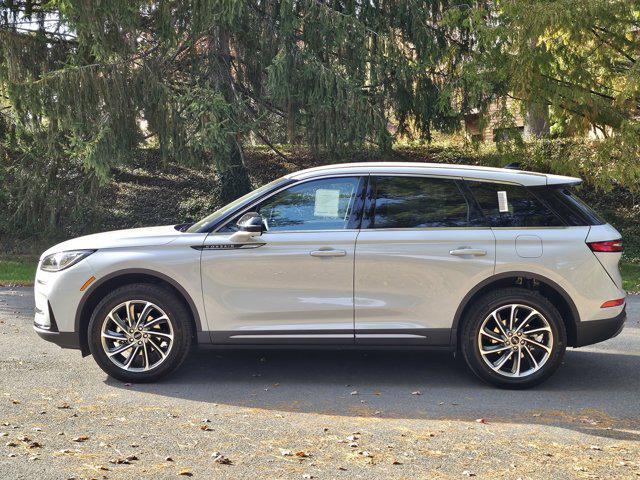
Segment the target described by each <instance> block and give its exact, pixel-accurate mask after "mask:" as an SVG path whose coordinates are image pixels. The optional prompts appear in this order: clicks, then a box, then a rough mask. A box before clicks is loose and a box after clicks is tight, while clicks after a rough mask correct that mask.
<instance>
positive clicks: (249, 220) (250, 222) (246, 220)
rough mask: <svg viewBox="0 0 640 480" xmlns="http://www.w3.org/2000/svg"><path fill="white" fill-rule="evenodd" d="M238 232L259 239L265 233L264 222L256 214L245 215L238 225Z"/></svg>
mask: <svg viewBox="0 0 640 480" xmlns="http://www.w3.org/2000/svg"><path fill="white" fill-rule="evenodd" d="M237 226H238V231H239V232H245V233H248V234H250V235H249V236H250V237H257V236H260V235H262V232H264V230H265V228H264V220H262V217H261V216H260V214H258V213H256V212H249V213H245V214H244V215H243V216H242V217H240V220H238V223H237Z"/></svg>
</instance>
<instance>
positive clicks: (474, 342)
mask: <svg viewBox="0 0 640 480" xmlns="http://www.w3.org/2000/svg"><path fill="white" fill-rule="evenodd" d="M511 303H519V304H521V305H526V306H529V307H531V308H534V309H535V310H537V311H539V312H540V313H541V314H542V315H543V316H544V317H545V318H546V320H547V322H548V323H549V326H550V327H551V332H552V334H553V340H554V341H553V345H552V349H551V355H550V357H549V359H548V360H547V362H546V363H545V364H544V365H543V367H542V368H541V369H540V370H538V371H537V372H535V373H533V374H532V375H529V376H527V377H523V378H510V377H505V376H502V375H500V374H498V373H496V372H494V371H493V370H491V368H490V367H489V366H488V365H487V364H486V363H485V361H484V359H483V358H482V355H481V354H480V349H479V347H478V333H479V330H480V326H481V325H482V322H483V321H484V319H485V318H486V317H487V316H488V315H489V314H490V313H491V312H492V311H493V310H495V309H496V308H499V307H500V306H503V305H508V304H511ZM566 345H567V334H566V328H565V325H564V323H563V321H562V317H561V316H560V313H559V312H558V310H557V309H556V308H555V307H554V306H553V305H552V304H551V302H549V300H547V299H546V298H545V297H543V296H542V295H540V294H539V293H537V292H534V291H531V290H526V289H517V288H512V289H505V290H499V291H496V292H493V293H491V294H489V295H485V296H484V297H482V298H481V299H479V300H478V301H477V302H476V303H475V304H474V305H473V306H472V308H471V313H470V315H468V316H467V318H466V319H465V323H464V326H463V331H462V339H461V347H462V353H463V356H464V358H465V360H466V362H467V364H468V365H469V367H470V368H471V370H472V371H473V372H474V373H475V374H476V375H477V376H478V377H480V378H481V379H483V380H485V381H486V382H489V383H491V384H493V385H496V386H499V387H503V388H514V389H518V388H529V387H532V386H535V385H538V384H540V383H541V382H543V381H545V380H546V379H547V378H549V376H551V375H552V374H553V373H554V372H555V371H556V369H557V368H558V367H559V366H560V363H561V362H562V358H563V357H564V352H565V349H566Z"/></svg>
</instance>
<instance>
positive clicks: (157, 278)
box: [74, 268, 203, 356]
mask: <svg viewBox="0 0 640 480" xmlns="http://www.w3.org/2000/svg"><path fill="white" fill-rule="evenodd" d="M133 283H153V284H155V285H162V286H164V287H166V288H168V289H169V290H171V291H172V292H174V293H175V294H176V296H177V297H178V298H179V299H180V300H181V301H182V302H183V303H184V305H185V307H186V308H187V311H188V312H189V313H190V318H189V321H190V322H191V323H192V325H193V330H194V332H195V335H196V336H195V337H194V339H193V341H194V343H197V340H198V337H200V335H201V332H202V331H203V329H202V323H201V320H200V315H199V313H198V309H197V308H196V305H195V302H194V301H193V299H192V298H191V296H190V295H189V294H188V293H187V291H186V290H185V289H184V287H182V286H181V285H180V284H179V283H178V282H176V281H175V280H174V279H172V278H171V277H169V276H167V275H165V274H163V273H160V272H156V271H155V270H148V269H141V268H128V269H125V270H117V271H115V272H112V273H110V274H108V275H105V276H104V277H102V278H100V279H99V280H97V281H96V282H94V283H93V284H92V285H91V286H90V287H89V289H88V290H87V292H86V293H85V295H84V296H83V297H82V299H81V300H80V303H79V305H78V309H77V310H76V317H75V324H74V325H75V331H76V332H78V335H79V338H80V351H81V352H82V355H83V356H87V355H89V343H88V338H87V328H88V326H89V320H90V319H91V312H93V309H94V308H95V307H96V306H97V305H98V303H99V302H100V300H101V299H102V298H104V296H105V295H106V294H107V293H108V292H109V291H111V290H113V289H115V288H118V287H121V286H123V285H130V284H133Z"/></svg>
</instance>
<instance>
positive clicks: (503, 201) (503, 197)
mask: <svg viewBox="0 0 640 480" xmlns="http://www.w3.org/2000/svg"><path fill="white" fill-rule="evenodd" d="M498 210H499V211H500V213H505V212H508V211H509V202H508V201H507V192H505V191H503V190H502V191H499V192H498Z"/></svg>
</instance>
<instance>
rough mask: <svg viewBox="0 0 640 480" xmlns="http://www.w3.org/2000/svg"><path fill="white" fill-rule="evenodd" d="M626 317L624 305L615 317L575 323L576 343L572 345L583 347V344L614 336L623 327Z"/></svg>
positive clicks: (601, 340) (590, 343)
mask: <svg viewBox="0 0 640 480" xmlns="http://www.w3.org/2000/svg"><path fill="white" fill-rule="evenodd" d="M626 319H627V310H626V306H625V308H624V309H623V310H622V312H620V314H618V315H616V316H615V317H612V318H605V319H602V320H591V321H589V322H578V324H577V325H576V344H575V345H574V346H575V347H584V346H585V345H592V344H594V343H598V342H603V341H605V340H608V339H609V338H613V337H615V336H616V335H618V334H619V333H620V332H621V331H622V329H623V328H624V322H625V320H626Z"/></svg>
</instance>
